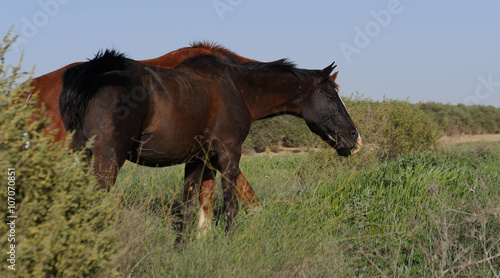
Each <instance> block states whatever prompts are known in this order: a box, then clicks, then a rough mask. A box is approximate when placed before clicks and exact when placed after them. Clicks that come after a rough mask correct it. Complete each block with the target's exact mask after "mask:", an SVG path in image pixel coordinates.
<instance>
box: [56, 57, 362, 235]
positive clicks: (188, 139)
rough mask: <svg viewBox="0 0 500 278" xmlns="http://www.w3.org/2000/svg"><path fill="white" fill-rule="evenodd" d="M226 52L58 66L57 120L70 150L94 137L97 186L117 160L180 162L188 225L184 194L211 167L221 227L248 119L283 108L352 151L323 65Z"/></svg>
mask: <svg viewBox="0 0 500 278" xmlns="http://www.w3.org/2000/svg"><path fill="white" fill-rule="evenodd" d="M230 58H231V57H227V56H222V57H221V56H219V55H216V56H213V55H210V56H197V57H193V58H189V59H187V60H185V61H183V62H182V63H181V64H179V65H177V66H175V67H174V68H172V69H171V70H167V69H163V68H157V67H152V66H148V65H145V64H142V63H139V62H136V61H133V60H130V59H127V58H125V57H124V56H123V55H121V54H118V53H116V52H114V51H106V52H105V53H103V54H98V55H97V56H96V57H95V58H94V59H93V60H91V61H89V62H87V63H84V64H81V65H78V66H75V67H72V68H70V69H68V70H67V71H66V73H65V74H64V78H63V90H62V92H61V95H60V99H59V106H60V109H61V115H62V119H63V122H64V125H65V127H66V129H67V130H75V137H74V139H73V145H74V146H75V148H77V149H79V148H82V147H83V146H84V145H85V142H86V141H87V140H89V139H90V138H91V137H93V136H95V135H97V137H98V139H97V140H96V143H95V147H94V148H93V149H92V150H91V153H89V156H91V155H93V156H94V157H95V173H97V174H98V175H99V176H100V177H101V179H100V182H101V184H102V185H103V186H110V185H112V184H113V183H114V181H115V178H116V175H117V172H118V170H119V169H120V167H121V166H122V165H123V163H124V162H125V160H127V159H128V160H130V161H132V162H135V163H138V164H141V165H146V166H153V167H161V166H169V165H174V164H180V163H186V166H185V184H184V200H183V201H184V204H185V212H184V217H185V223H190V220H191V217H192V214H193V212H194V211H193V208H194V199H193V196H197V194H198V190H199V187H200V184H203V183H205V182H207V181H212V180H213V176H214V173H213V169H217V170H218V171H219V172H220V173H221V174H222V191H223V198H224V208H225V212H226V223H227V226H226V227H227V229H229V228H230V227H231V226H232V223H233V219H234V217H235V215H236V214H237V212H238V200H237V198H235V196H236V194H237V191H238V190H237V184H238V183H239V182H241V181H240V179H243V178H242V174H241V171H240V169H239V161H240V157H241V145H242V144H243V141H244V140H245V138H246V136H247V134H248V131H249V129H250V125H251V123H252V122H253V121H255V120H259V119H262V118H267V117H272V116H275V115H279V114H285V113H288V114H293V115H296V116H299V117H302V118H303V119H304V120H305V121H306V123H307V125H308V126H309V128H310V129H311V131H313V132H314V133H316V134H318V135H319V136H320V137H321V138H322V139H324V140H325V141H326V142H327V143H328V144H330V145H331V146H332V147H333V148H335V149H336V150H337V152H338V153H339V154H340V155H344V156H347V155H350V154H351V152H352V151H353V150H355V149H356V148H357V147H358V145H359V144H360V141H361V137H360V136H359V133H358V131H357V130H356V127H355V126H354V124H353V122H352V120H351V119H350V117H349V115H348V113H347V110H346V108H345V106H344V104H343V103H342V100H341V99H340V96H339V95H338V92H337V85H336V84H335V77H336V74H334V75H333V76H331V77H330V73H331V71H332V70H333V69H334V67H333V64H332V65H330V66H328V67H326V68H325V69H323V70H304V69H298V68H296V67H295V66H294V65H293V64H291V63H289V62H287V61H286V60H279V61H276V62H271V63H259V62H250V63H245V64H238V63H235V62H234V61H232V60H231V59H230ZM207 169H209V170H208V171H207ZM200 181H201V183H200ZM203 190H204V189H203ZM211 192H212V190H211ZM211 192H210V194H211ZM200 205H201V206H202V208H203V206H204V205H205V201H204V200H200ZM209 219H210V218H209Z"/></svg>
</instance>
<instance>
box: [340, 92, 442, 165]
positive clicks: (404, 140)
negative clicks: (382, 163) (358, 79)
mask: <svg viewBox="0 0 500 278" xmlns="http://www.w3.org/2000/svg"><path fill="white" fill-rule="evenodd" d="M346 105H347V107H348V109H349V113H350V114H351V117H352V119H353V121H354V123H355V124H356V126H357V127H358V130H359V132H360V133H361V136H362V137H363V143H364V144H365V146H367V147H368V148H374V149H375V152H376V154H377V156H378V157H380V158H382V159H394V158H396V157H398V156H399V155H401V154H412V153H414V152H416V151H423V150H429V149H432V148H433V147H435V146H436V145H437V141H438V139H439V138H440V137H441V133H440V132H439V127H438V125H437V124H436V123H435V122H434V121H433V119H432V118H431V117H429V116H428V115H426V114H425V113H424V112H423V111H422V110H421V109H420V108H419V105H416V104H410V103H409V102H408V101H397V100H387V99H384V100H383V101H382V102H374V101H372V100H371V99H369V98H364V97H362V96H359V95H355V96H351V97H350V98H347V99H346Z"/></svg>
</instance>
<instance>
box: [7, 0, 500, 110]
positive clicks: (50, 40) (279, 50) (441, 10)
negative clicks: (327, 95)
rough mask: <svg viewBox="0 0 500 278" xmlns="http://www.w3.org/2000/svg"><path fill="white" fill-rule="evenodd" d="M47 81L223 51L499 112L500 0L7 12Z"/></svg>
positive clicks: (247, 2) (68, 1)
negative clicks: (75, 72)
mask: <svg viewBox="0 0 500 278" xmlns="http://www.w3.org/2000/svg"><path fill="white" fill-rule="evenodd" d="M12 25H14V33H16V34H18V35H19V36H20V38H19V40H18V43H17V44H16V45H15V49H14V51H13V52H11V53H10V54H9V56H8V61H12V62H15V61H16V59H15V58H16V57H18V56H19V55H20V54H21V52H22V51H24V53H25V59H24V65H25V68H26V69H29V68H31V67H32V66H33V65H36V72H35V75H42V74H45V73H47V72H50V71H52V70H55V69H58V68H60V67H62V66H64V65H66V64H68V63H71V62H76V61H84V60H85V59H87V58H92V57H93V56H94V54H95V53H96V52H97V51H98V50H100V49H104V48H115V49H117V50H120V51H122V52H125V53H126V54H127V55H128V56H129V57H131V58H133V59H147V58H154V57H157V56H161V55H163V54H165V53H167V52H170V51H172V50H175V49H177V48H180V47H185V46H188V45H189V43H190V42H193V41H200V40H208V41H215V42H218V43H219V44H221V45H223V46H225V47H227V48H229V49H231V50H232V51H234V52H236V53H238V54H240V55H242V56H246V57H249V58H253V59H257V60H260V61H272V60H277V59H280V58H290V59H291V60H292V61H294V62H295V63H296V64H297V65H298V66H299V67H301V68H309V69H319V68H323V67H325V66H327V65H328V64H330V63H331V62H333V61H336V63H337V64H338V67H337V70H339V71H340V73H339V77H338V79H337V82H338V83H339V84H340V86H341V93H342V94H343V95H350V94H352V93H354V92H356V91H357V92H359V93H360V94H362V95H364V96H367V97H371V98H372V99H374V100H382V99H383V96H384V95H385V96H386V97H388V98H392V99H401V100H404V99H406V98H409V100H410V101H411V102H419V101H424V102H426V101H435V102H441V103H451V104H456V103H465V104H482V105H493V106H496V107H500V1H498V0H484V1H463V0H456V1H451V0H448V1H423V0H399V1H397V0H382V1H378V0H376V1H375V0H371V1H367V0H366V1H326V0H324V1H320V0H310V1H298V0H289V1H284V0H282V1H269V0H268V1H265V0H205V1H194V0H183V1H180V0H165V1H159V0H156V1H153V0H142V1H132V0H121V1H118V0H115V1H102V0H101V1H97V0H86V1H76V0H39V1H6V0H3V1H1V2H0V33H1V35H3V34H5V33H6V32H7V30H8V29H9V28H10V27H11V26H12Z"/></svg>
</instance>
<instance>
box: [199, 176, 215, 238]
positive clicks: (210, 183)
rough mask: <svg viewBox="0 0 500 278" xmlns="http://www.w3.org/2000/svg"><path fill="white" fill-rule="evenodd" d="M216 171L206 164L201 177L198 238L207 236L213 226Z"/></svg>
mask: <svg viewBox="0 0 500 278" xmlns="http://www.w3.org/2000/svg"><path fill="white" fill-rule="evenodd" d="M214 177H215V172H214V171H213V170H211V169H210V168H209V167H207V166H205V167H204V169H203V175H202V179H201V190H200V196H199V204H200V213H199V218H198V238H200V237H202V236H205V235H206V234H207V233H208V231H209V230H210V227H211V226H212V212H213V200H214V193H215V179H214Z"/></svg>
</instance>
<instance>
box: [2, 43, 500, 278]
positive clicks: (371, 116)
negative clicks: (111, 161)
mask: <svg viewBox="0 0 500 278" xmlns="http://www.w3.org/2000/svg"><path fill="white" fill-rule="evenodd" d="M12 41H13V39H12V38H11V37H10V35H7V36H5V37H4V39H3V42H2V45H1V46H0V49H1V50H2V52H1V53H0V54H1V57H3V54H4V53H5V50H6V49H8V46H9V45H10V44H11V43H12ZM1 62H2V63H1V64H0V76H1V77H0V78H1V79H0V82H1V83H0V129H1V130H2V133H1V134H0V141H1V142H2V144H1V145H0V157H2V159H1V160H0V167H1V169H2V170H1V171H2V173H4V175H3V180H4V186H2V187H0V204H3V205H2V206H3V207H2V208H1V212H2V215H3V217H4V221H2V223H3V224H0V234H1V236H0V246H2V248H1V250H2V253H0V260H1V261H2V265H1V268H0V277H88V276H92V277H124V276H130V277H172V276H176V277H297V276H313V277H319V276H323V277H353V276H365V277H373V276H375V277H377V276H383V277H385V276H396V277H401V276H403V277H451V276H472V277H499V276H500V234H499V233H498V231H499V230H500V194H499V191H498V185H499V184H500V173H499V172H498V169H499V168H500V142H497V143H489V144H485V143H481V144H477V143H476V144H462V145H459V146H445V147H443V146H438V145H437V144H436V142H437V139H438V138H439V137H440V136H441V132H440V130H441V131H442V132H443V130H444V133H447V131H446V129H443V128H442V126H443V123H441V122H436V121H435V118H434V116H433V114H432V113H430V112H428V111H427V110H426V109H428V108H429V106H428V105H429V104H419V105H415V104H409V103H408V102H407V101H394V100H384V101H382V102H374V101H372V100H369V99H366V98H363V97H360V96H353V97H351V98H349V99H347V101H346V105H347V107H348V109H349V111H350V114H351V116H352V118H353V120H354V121H355V122H356V124H357V126H358V128H359V130H360V132H361V133H362V135H363V139H364V142H365V147H364V148H363V149H362V150H361V152H360V153H359V154H358V155H355V156H352V157H349V158H342V157H338V156H337V155H336V154H335V152H334V151H333V150H332V149H331V148H327V147H325V145H324V144H323V143H321V141H319V140H318V139H317V138H316V136H313V135H311V133H310V132H309V131H308V130H307V127H306V126H305V125H304V124H303V122H302V121H300V120H298V119H296V118H293V117H280V118H275V119H270V120H266V121H263V122H259V123H257V124H256V125H255V126H254V127H253V129H252V133H251V136H250V137H249V139H248V141H247V142H246V143H245V144H246V145H245V146H246V148H247V150H248V151H249V152H251V151H252V150H254V149H255V146H258V148H259V149H266V148H268V149H269V150H272V148H274V147H275V146H276V145H279V144H285V145H288V146H303V147H306V148H314V149H315V151H314V152H308V153H305V154H288V155H281V156H246V157H244V158H243V159H242V162H241V169H242V171H243V172H244V173H245V176H246V178H247V179H248V180H249V182H250V183H251V184H252V186H253V187H254V189H255V192H256V193H257V196H258V198H259V201H260V203H261V207H262V210H261V211H260V212H253V211H252V210H248V211H242V212H241V213H240V214H239V215H238V217H237V228H236V229H235V231H234V232H233V233H232V234H229V235H227V234H225V232H224V229H223V227H222V226H223V225H219V223H217V221H216V222H214V223H213V225H212V229H211V231H210V232H209V233H208V235H207V236H205V237H204V238H200V239H197V238H196V231H191V230H188V231H186V232H185V233H183V234H182V235H181V234H180V229H179V227H178V226H179V225H178V219H179V216H178V212H179V208H180V206H181V199H182V196H181V194H182V183H183V167H182V165H179V166H175V167H167V168H147V167H141V166H137V165H134V164H131V163H128V164H126V165H125V166H124V167H123V168H122V170H121V172H120V174H119V177H118V181H117V184H116V186H115V187H114V188H113V189H112V190H111V192H109V193H105V192H99V191H97V190H95V183H96V181H95V179H94V177H93V176H92V173H91V172H89V170H88V168H87V165H86V163H82V162H80V161H83V157H82V154H80V153H74V152H71V151H68V150H67V148H66V146H64V144H61V143H54V142H51V140H50V136H49V137H48V136H45V135H44V134H43V129H44V127H45V126H46V124H47V122H46V121H45V120H44V119H40V120H36V121H33V115H34V113H36V114H37V115H40V114H43V109H38V108H36V107H33V106H32V105H31V104H30V103H28V105H26V102H25V101H24V100H23V99H22V98H20V97H19V96H20V93H21V92H23V91H25V90H27V88H26V86H25V85H19V84H18V82H17V80H18V79H19V77H20V76H22V75H23V73H21V72H19V67H18V66H16V67H9V66H6V65H4V63H3V59H2V60H1ZM7 92H8V94H7ZM437 106H439V105H437ZM444 107H445V108H446V107H447V106H444ZM446 109H447V108H446ZM436 111H437V110H436ZM495 111H496V110H495ZM492 113H493V112H492ZM493 114H495V113H493ZM493 114H492V115H493ZM488 115H490V114H488ZM488 117H490V116H488ZM485 122H486V121H485ZM440 126H441V127H440ZM26 132H27V134H29V135H23V134H25V133H26ZM27 140H29V142H30V144H29V148H26V142H27ZM8 168H15V169H16V170H15V173H16V175H15V177H16V180H15V183H16V185H15V198H16V205H15V209H14V211H15V213H14V214H15V215H17V218H16V222H15V223H16V226H15V239H16V241H15V250H16V253H15V254H16V261H15V266H16V270H15V271H13V270H10V269H8V268H7V266H8V265H9V262H8V261H7V259H8V258H9V256H10V255H9V254H7V253H6V252H4V251H3V250H6V249H9V248H10V244H11V242H8V237H7V235H8V234H9V233H10V228H11V227H9V226H8V225H7V224H6V223H7V222H8V220H9V218H7V216H9V215H11V214H10V212H9V211H8V210H6V209H7V205H6V204H7V202H8V200H7V197H8V194H7V192H8V191H10V190H11V189H8V187H7V186H5V184H6V181H7V173H6V172H7V171H6V170H7V169H8ZM219 178H220V177H219ZM217 190H218V191H217V192H216V199H215V209H216V211H215V217H214V219H215V220H219V219H220V213H221V212H220V210H221V207H222V200H221V194H220V192H219V190H220V186H218V187H217ZM180 236H182V238H183V239H184V240H183V241H179V240H178V239H179V237H180ZM4 247H7V248H4Z"/></svg>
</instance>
